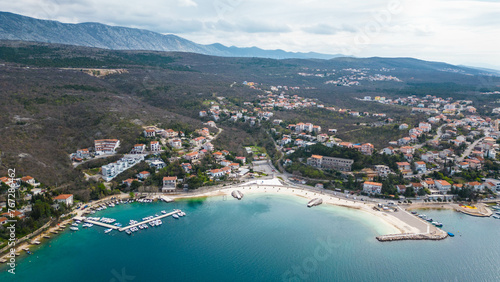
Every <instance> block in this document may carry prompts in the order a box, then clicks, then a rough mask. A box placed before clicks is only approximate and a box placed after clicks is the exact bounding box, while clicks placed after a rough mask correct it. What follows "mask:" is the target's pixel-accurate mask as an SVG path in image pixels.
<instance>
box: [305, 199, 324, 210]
mask: <svg viewBox="0 0 500 282" xmlns="http://www.w3.org/2000/svg"><path fill="white" fill-rule="evenodd" d="M322 203H323V199H321V198H314V199H312V200H310V201H309V203H307V207H308V208H310V207H314V206H319V205H321V204H322Z"/></svg>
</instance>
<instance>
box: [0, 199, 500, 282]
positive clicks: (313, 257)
mask: <svg viewBox="0 0 500 282" xmlns="http://www.w3.org/2000/svg"><path fill="white" fill-rule="evenodd" d="M306 202H307V200H305V199H302V198H299V197H292V196H282V195H280V196H277V195H276V196H275V195H262V194H261V195H248V196H245V198H244V199H243V200H242V201H237V200H234V199H232V198H228V199H227V201H224V200H223V199H222V197H213V198H207V199H204V200H203V199H201V200H197V201H188V200H185V201H178V202H175V203H168V204H167V203H151V204H142V203H134V204H130V205H120V206H117V207H115V208H112V209H107V210H105V211H102V212H99V213H96V214H95V216H106V217H112V218H116V219H118V221H119V222H122V223H128V221H129V219H140V218H142V217H145V216H149V215H153V214H155V213H158V214H159V213H160V211H161V210H171V209H174V208H179V209H182V210H183V211H185V212H186V213H187V216H186V217H184V218H181V219H179V220H175V219H173V218H168V219H164V220H163V222H164V223H163V225H162V226H161V227H156V228H151V227H150V228H149V229H147V230H141V231H139V232H136V233H134V235H131V236H129V235H127V234H125V233H123V232H122V233H119V232H116V231H112V232H111V233H109V234H104V228H101V227H96V226H94V227H92V228H90V229H81V230H80V231H78V232H73V233H70V232H69V231H68V232H66V233H64V234H62V235H61V236H58V237H56V238H54V239H52V240H51V241H50V243H48V244H44V245H42V246H41V247H39V248H38V249H34V254H33V255H31V256H24V257H23V258H20V259H19V265H18V266H17V267H16V274H15V275H12V274H9V273H7V272H5V271H4V270H5V268H4V269H2V271H3V272H2V273H0V281H117V282H118V281H158V280H162V281H300V280H307V281H395V280H398V281H447V280H456V281H498V280H500V268H499V266H500V251H499V247H500V239H499V237H498V236H499V234H500V220H495V219H492V218H475V217H470V216H465V215H461V214H459V213H456V212H452V211H425V212H423V213H425V214H427V215H429V216H431V217H432V218H434V219H436V220H438V221H441V222H443V224H444V225H445V226H444V229H445V230H447V231H451V232H453V233H455V235H456V236H455V237H454V238H449V239H446V240H444V241H437V242H432V241H401V242H385V243H381V242H378V241H376V239H375V236H377V235H379V234H382V233H385V232H387V231H391V228H390V227H387V226H386V225H383V224H381V223H380V222H379V221H378V219H377V218H375V217H372V216H370V215H365V214H364V213H361V212H359V211H356V210H351V209H347V208H342V207H332V206H326V205H322V206H319V207H315V208H311V209H309V208H307V207H306V206H305V203H306Z"/></svg>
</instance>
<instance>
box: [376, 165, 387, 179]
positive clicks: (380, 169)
mask: <svg viewBox="0 0 500 282" xmlns="http://www.w3.org/2000/svg"><path fill="white" fill-rule="evenodd" d="M374 168H375V171H376V172H377V174H378V176H381V177H386V176H388V175H389V173H391V169H390V168H389V167H388V166H386V165H375V166H374Z"/></svg>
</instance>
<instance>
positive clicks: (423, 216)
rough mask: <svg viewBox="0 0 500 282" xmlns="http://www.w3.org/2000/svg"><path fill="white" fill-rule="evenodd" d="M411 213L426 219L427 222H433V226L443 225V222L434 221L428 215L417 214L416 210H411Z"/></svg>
mask: <svg viewBox="0 0 500 282" xmlns="http://www.w3.org/2000/svg"><path fill="white" fill-rule="evenodd" d="M411 213H412V214H414V215H416V216H418V217H420V218H421V219H423V220H426V221H428V222H430V223H432V224H433V225H434V226H436V227H443V224H442V223H441V222H438V221H434V220H433V219H432V218H430V217H428V216H426V215H425V214H418V213H417V212H415V211H413V212H411Z"/></svg>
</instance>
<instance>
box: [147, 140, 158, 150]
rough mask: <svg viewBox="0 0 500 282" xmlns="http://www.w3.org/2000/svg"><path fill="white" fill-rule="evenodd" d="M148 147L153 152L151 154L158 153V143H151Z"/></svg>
mask: <svg viewBox="0 0 500 282" xmlns="http://www.w3.org/2000/svg"><path fill="white" fill-rule="evenodd" d="M149 147H150V148H151V151H153V152H156V151H160V142H158V141H151V143H150V145H149Z"/></svg>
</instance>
